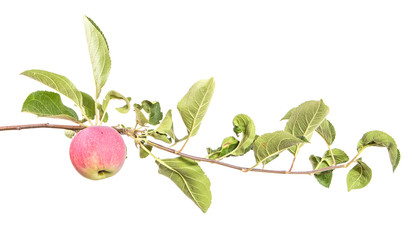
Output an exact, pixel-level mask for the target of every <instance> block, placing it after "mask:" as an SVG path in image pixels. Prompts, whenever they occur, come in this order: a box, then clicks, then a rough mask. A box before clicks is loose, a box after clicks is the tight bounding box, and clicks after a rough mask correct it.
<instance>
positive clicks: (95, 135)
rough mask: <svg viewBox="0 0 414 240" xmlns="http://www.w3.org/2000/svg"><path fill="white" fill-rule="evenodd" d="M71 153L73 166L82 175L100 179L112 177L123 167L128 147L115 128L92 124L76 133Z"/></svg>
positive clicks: (71, 145)
mask: <svg viewBox="0 0 414 240" xmlns="http://www.w3.org/2000/svg"><path fill="white" fill-rule="evenodd" d="M69 154H70V160H71V161H72V164H73V166H74V167H75V169H76V170H77V171H78V172H79V173H80V174H81V175H82V176H84V177H86V178H89V179H92V180H99V179H104V178H107V177H111V176H113V175H115V174H116V173H117V172H118V171H119V170H120V169H121V167H122V165H123V164H124V161H125V157H126V147H125V143H124V140H123V139H122V137H121V135H120V134H119V133H118V132H117V131H116V130H115V129H113V128H111V127H106V126H92V127H88V128H85V129H83V130H82V131H80V132H79V133H78V134H76V135H75V137H74V138H73V139H72V143H71V144H70V149H69Z"/></svg>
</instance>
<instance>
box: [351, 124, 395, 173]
mask: <svg viewBox="0 0 414 240" xmlns="http://www.w3.org/2000/svg"><path fill="white" fill-rule="evenodd" d="M369 146H376V147H386V148H387V149H388V153H389V156H390V160H391V164H392V169H393V171H395V169H396V168H397V166H398V164H399V163H400V151H399V150H398V148H397V143H396V142H395V140H394V139H393V138H392V137H391V136H390V135H388V134H386V133H384V132H381V131H370V132H367V133H365V134H364V135H363V136H362V138H361V140H359V142H358V146H357V150H358V152H359V151H361V150H362V149H363V148H365V147H369Z"/></svg>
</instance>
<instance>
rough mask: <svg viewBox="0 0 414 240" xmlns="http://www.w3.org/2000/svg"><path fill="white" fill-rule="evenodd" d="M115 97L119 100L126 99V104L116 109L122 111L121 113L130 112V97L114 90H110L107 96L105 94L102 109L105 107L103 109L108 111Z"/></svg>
mask: <svg viewBox="0 0 414 240" xmlns="http://www.w3.org/2000/svg"><path fill="white" fill-rule="evenodd" d="M113 99H118V100H124V101H125V106H124V107H119V108H116V110H118V112H120V113H128V112H129V108H130V103H129V99H128V98H126V97H124V96H123V95H122V94H120V93H119V92H117V91H113V90H112V91H109V92H108V93H107V94H106V96H105V98H104V100H103V102H102V109H103V111H107V108H108V105H109V102H110V101H111V100H113Z"/></svg>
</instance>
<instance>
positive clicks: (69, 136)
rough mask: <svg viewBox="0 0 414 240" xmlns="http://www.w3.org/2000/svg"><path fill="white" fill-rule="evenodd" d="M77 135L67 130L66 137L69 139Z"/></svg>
mask: <svg viewBox="0 0 414 240" xmlns="http://www.w3.org/2000/svg"><path fill="white" fill-rule="evenodd" d="M75 135H76V132H75V131H72V130H65V136H66V137H67V138H69V139H72V138H73V137H74V136H75Z"/></svg>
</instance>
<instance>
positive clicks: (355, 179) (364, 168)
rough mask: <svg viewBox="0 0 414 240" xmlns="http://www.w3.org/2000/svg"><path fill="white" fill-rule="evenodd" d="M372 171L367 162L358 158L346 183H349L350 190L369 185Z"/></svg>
mask: <svg viewBox="0 0 414 240" xmlns="http://www.w3.org/2000/svg"><path fill="white" fill-rule="evenodd" d="M371 177H372V171H371V168H369V167H368V165H367V164H365V163H364V162H362V160H361V159H358V160H357V165H355V166H354V167H353V168H352V169H351V170H350V171H349V173H348V176H347V177H346V183H347V185H348V192H349V191H351V190H353V189H361V188H363V187H365V186H367V185H368V183H369V182H370V181H371Z"/></svg>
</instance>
